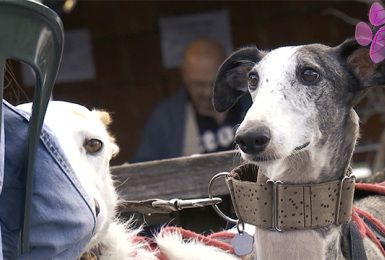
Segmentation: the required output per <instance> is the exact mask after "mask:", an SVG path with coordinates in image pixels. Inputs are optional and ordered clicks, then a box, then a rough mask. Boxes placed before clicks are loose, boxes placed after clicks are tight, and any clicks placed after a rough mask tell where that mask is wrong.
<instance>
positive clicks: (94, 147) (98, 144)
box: [83, 139, 103, 154]
mask: <svg viewBox="0 0 385 260" xmlns="http://www.w3.org/2000/svg"><path fill="white" fill-rule="evenodd" d="M83 147H84V149H86V151H87V153H90V154H94V153H97V152H99V151H100V150H101V149H102V148H103V142H102V141H100V140H99V139H89V140H86V141H85V142H84V145H83Z"/></svg>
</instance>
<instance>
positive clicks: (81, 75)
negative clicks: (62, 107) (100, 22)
mask: <svg viewBox="0 0 385 260" xmlns="http://www.w3.org/2000/svg"><path fill="white" fill-rule="evenodd" d="M64 39H65V40H64V50H63V58H62V61H61V65H60V69H59V74H58V77H57V79H56V83H68V82H77V81H83V80H91V79H94V78H95V76H96V73H95V65H94V59H93V55H92V44H91V35H90V33H89V31H88V30H87V29H76V30H67V31H65V33H64ZM22 77H23V83H24V84H25V85H27V86H32V85H35V76H34V73H33V71H32V69H31V68H30V67H29V66H27V65H23V66H22Z"/></svg>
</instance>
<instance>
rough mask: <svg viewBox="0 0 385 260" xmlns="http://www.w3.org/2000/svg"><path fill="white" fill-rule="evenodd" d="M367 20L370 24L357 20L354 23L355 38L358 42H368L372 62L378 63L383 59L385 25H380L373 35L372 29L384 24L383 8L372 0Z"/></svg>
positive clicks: (384, 12) (384, 14)
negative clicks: (355, 23) (357, 21)
mask: <svg viewBox="0 0 385 260" xmlns="http://www.w3.org/2000/svg"><path fill="white" fill-rule="evenodd" d="M369 21H370V23H371V25H369V24H367V23H365V22H359V23H357V25H356V33H355V38H356V41H357V42H358V44H360V45H362V46H367V45H369V44H370V43H372V44H371V45H370V50H369V55H370V58H371V59H372V61H373V62H374V63H379V62H381V61H383V60H384V59H385V26H382V27H380V28H379V29H378V30H377V32H376V34H375V35H374V37H373V32H372V29H377V28H376V27H377V26H381V25H383V24H385V9H384V7H383V6H382V5H381V4H380V3H378V2H374V3H373V4H372V6H371V7H370V10H369Z"/></svg>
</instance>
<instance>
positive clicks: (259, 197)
mask: <svg viewBox="0 0 385 260" xmlns="http://www.w3.org/2000/svg"><path fill="white" fill-rule="evenodd" d="M226 182H227V185H228V187H229V190H230V194H231V199H232V202H233V205H234V209H235V212H236V214H237V216H238V218H239V222H240V223H248V224H251V225H254V226H257V227H260V228H266V229H272V230H277V231H287V230H300V229H314V228H320V227H324V226H328V225H331V224H335V225H341V224H345V223H348V222H349V221H350V219H351V214H352V208H353V195H354V183H355V178H354V177H353V176H352V175H351V169H349V170H348V172H347V173H346V174H345V177H344V178H343V179H342V180H335V181H330V182H324V183H314V184H312V183H307V184H285V183H282V182H280V181H272V180H269V179H267V177H266V176H264V175H263V174H258V167H257V166H255V165H253V164H245V165H242V166H240V167H238V168H235V169H234V170H233V171H231V173H230V174H228V175H227V176H226Z"/></svg>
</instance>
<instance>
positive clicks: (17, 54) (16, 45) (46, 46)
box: [0, 0, 64, 253]
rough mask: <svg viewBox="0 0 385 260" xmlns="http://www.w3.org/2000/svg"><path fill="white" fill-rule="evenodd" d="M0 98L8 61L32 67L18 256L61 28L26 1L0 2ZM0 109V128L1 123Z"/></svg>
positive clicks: (25, 242) (24, 244)
mask: <svg viewBox="0 0 385 260" xmlns="http://www.w3.org/2000/svg"><path fill="white" fill-rule="evenodd" d="M0 39H1V40H0V97H1V100H2V99H3V89H4V81H3V79H4V69H5V62H6V60H7V59H12V60H17V61H21V62H23V63H26V64H28V65H29V66H31V67H32V69H33V70H34V72H35V75H36V84H35V92H34V99H33V106H32V107H33V108H32V116H31V120H30V124H29V130H28V155H27V162H26V163H27V172H26V174H27V176H26V193H25V208H24V223H23V229H22V233H21V245H20V250H21V252H20V253H24V252H27V251H28V250H29V229H30V212H31V199H32V179H33V178H32V177H33V175H32V174H33V168H34V162H35V160H34V159H35V154H36V151H37V144H38V143H39V137H40V131H41V128H42V125H43V121H44V116H45V112H46V110H47V105H48V101H49V99H50V96H51V93H52V88H53V85H54V82H55V79H56V75H57V72H58V69H59V64H60V60H61V56H62V52H63V39H64V34H63V25H62V23H61V20H60V18H59V16H58V15H57V14H56V13H55V12H53V11H52V10H50V9H49V8H47V7H45V6H43V5H41V4H39V3H36V2H31V1H27V0H1V1H0ZM2 115H3V111H2V107H1V106H0V129H1V124H2V122H3V120H2Z"/></svg>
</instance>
